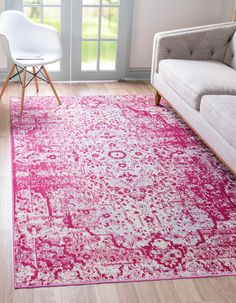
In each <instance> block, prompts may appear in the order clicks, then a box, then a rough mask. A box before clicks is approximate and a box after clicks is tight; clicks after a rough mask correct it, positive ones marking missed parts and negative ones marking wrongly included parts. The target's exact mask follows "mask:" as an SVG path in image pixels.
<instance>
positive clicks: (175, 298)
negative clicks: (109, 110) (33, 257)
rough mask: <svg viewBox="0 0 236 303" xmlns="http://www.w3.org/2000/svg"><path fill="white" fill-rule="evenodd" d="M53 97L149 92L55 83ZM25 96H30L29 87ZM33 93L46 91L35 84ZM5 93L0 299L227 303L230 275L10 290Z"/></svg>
mask: <svg viewBox="0 0 236 303" xmlns="http://www.w3.org/2000/svg"><path fill="white" fill-rule="evenodd" d="M55 87H56V89H57V91H58V94H59V95H62V96H63V95H64V96H65V95H81V96H83V95H98V94H100V95H102V94H105V95H109V94H120V95H122V94H154V90H153V89H152V88H151V86H150V85H149V84H147V83H145V82H137V83H133V82H131V83H128V82H119V83H80V84H56V85H55ZM26 94H27V95H35V87H34V85H30V86H29V87H27V91H26ZM39 95H52V93H51V90H50V87H49V86H47V85H46V84H40V85H39ZM9 96H20V86H19V84H14V83H13V84H10V86H9V87H8V88H7V89H6V91H5V94H4V96H3V101H2V102H0V244H1V247H0V303H39V302H40V303H55V302H56V303H126V302H127V303H142V302H145V303H158V302H161V303H162V302H163V303H180V302H181V303H200V302H202V303H203V302H204V303H213V302H214V303H215V302H217V303H228V302H229V303H233V302H236V277H225V278H209V279H186V280H173V281H158V282H140V283H123V284H104V285H92V286H76V287H52V288H39V289H23V290H14V288H13V257H12V187H11V157H10V143H9V113H8V98H9Z"/></svg>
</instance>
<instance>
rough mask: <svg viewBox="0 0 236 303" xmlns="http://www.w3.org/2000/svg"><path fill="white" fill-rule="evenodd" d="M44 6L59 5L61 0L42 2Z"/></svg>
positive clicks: (45, 0)
mask: <svg viewBox="0 0 236 303" xmlns="http://www.w3.org/2000/svg"><path fill="white" fill-rule="evenodd" d="M43 4H44V5H61V0H44V1H43Z"/></svg>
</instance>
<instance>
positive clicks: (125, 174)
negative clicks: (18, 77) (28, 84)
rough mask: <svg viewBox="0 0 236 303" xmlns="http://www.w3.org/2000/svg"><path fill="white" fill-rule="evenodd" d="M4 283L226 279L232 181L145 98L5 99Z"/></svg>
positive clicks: (233, 261) (232, 256)
mask: <svg viewBox="0 0 236 303" xmlns="http://www.w3.org/2000/svg"><path fill="white" fill-rule="evenodd" d="M11 140H12V164H13V193H14V258H15V287H16V288H25V287H41V286H58V285H78V284H91V283H108V282H124V281H144V280H159V279H175V278H187V277H209V276H226V275H235V274H236V179H235V177H234V176H233V175H232V174H231V173H230V172H229V171H227V169H226V168H225V167H224V166H223V165H222V164H221V163H220V162H219V161H218V159H217V158H216V157H215V156H214V155H213V154H212V152H211V151H210V150H209V149H208V148H207V147H206V146H205V145H204V144H203V143H202V142H201V141H200V140H199V139H198V138H197V137H196V135H195V134H194V133H193V132H192V131H191V130H190V129H189V128H188V127H187V126H186V125H185V124H184V123H183V122H182V121H181V120H180V119H179V118H178V117H177V116H176V114H175V113H174V112H173V110H172V109H171V108H170V107H169V106H168V104H167V103H164V105H162V106H161V107H155V106H154V100H153V98H152V97H150V96H146V97H144V96H117V97H112V96H110V97H109V96H97V97H83V98H79V97H64V98H63V105H62V106H60V107H58V106H56V102H55V99H54V98H52V97H41V98H40V97H28V98H27V99H26V101H25V112H24V115H23V116H22V117H21V116H20V114H19V99H18V98H12V99H11Z"/></svg>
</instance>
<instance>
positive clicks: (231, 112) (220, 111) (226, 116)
mask: <svg viewBox="0 0 236 303" xmlns="http://www.w3.org/2000/svg"><path fill="white" fill-rule="evenodd" d="M200 112H201V114H202V116H203V117H204V118H205V119H206V120H207V121H208V122H209V123H210V124H211V125H212V126H213V127H214V128H215V130H217V131H218V133H220V134H221V135H222V136H223V137H224V138H226V140H227V141H228V142H229V143H230V144H231V145H233V146H234V147H235V148H236V119H235V117H236V96H204V97H203V98H202V102H201V107H200Z"/></svg>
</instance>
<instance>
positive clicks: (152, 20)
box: [130, 0, 234, 68]
mask: <svg viewBox="0 0 236 303" xmlns="http://www.w3.org/2000/svg"><path fill="white" fill-rule="evenodd" d="M233 8H234V0H134V16H133V29H132V44H131V57H130V67H131V68H146V67H150V66H151V56H152V41H153V36H154V33H156V32H159V31H165V30H171V29H178V28H182V27H191V26H198V25H204V24H211V23H220V22H225V21H231V20H232V16H233Z"/></svg>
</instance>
